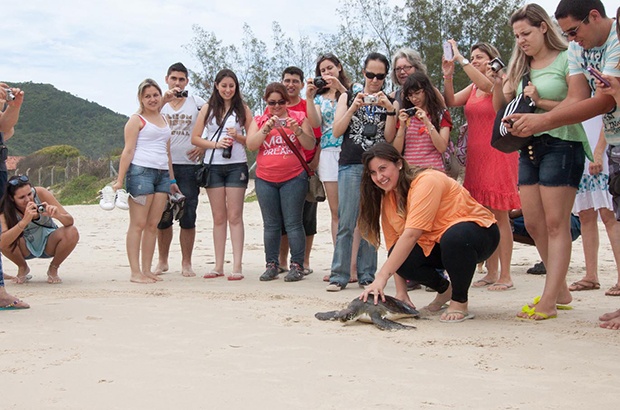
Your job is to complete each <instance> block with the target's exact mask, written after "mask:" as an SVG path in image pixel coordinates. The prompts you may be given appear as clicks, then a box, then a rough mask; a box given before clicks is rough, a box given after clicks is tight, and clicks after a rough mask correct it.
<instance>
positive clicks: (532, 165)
mask: <svg viewBox="0 0 620 410" xmlns="http://www.w3.org/2000/svg"><path fill="white" fill-rule="evenodd" d="M585 158H586V154H585V151H584V149H583V144H582V143H581V142H576V141H564V140H561V139H559V138H554V137H552V136H551V135H548V134H543V135H541V136H540V137H535V138H533V139H532V141H531V143H530V144H528V145H527V146H525V147H524V148H523V149H522V150H521V154H520V155H519V185H536V184H538V185H541V186H547V187H561V186H570V187H573V188H579V182H581V176H582V175H583V168H584V164H585Z"/></svg>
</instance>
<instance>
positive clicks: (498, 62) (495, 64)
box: [489, 57, 506, 73]
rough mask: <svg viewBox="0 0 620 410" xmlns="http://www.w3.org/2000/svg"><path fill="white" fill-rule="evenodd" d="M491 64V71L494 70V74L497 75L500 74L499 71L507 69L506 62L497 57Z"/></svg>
mask: <svg viewBox="0 0 620 410" xmlns="http://www.w3.org/2000/svg"><path fill="white" fill-rule="evenodd" d="M489 64H490V65H491V70H493V72H495V73H498V72H499V70H501V69H502V68H504V67H506V64H504V62H503V61H502V60H500V58H499V57H495V58H494V59H493V60H491V61H490V62H489Z"/></svg>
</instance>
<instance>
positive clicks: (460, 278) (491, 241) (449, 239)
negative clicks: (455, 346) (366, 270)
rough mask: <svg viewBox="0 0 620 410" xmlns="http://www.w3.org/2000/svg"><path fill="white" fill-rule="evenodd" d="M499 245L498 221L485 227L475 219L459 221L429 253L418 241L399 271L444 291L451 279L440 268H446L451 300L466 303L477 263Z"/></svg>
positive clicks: (483, 259) (407, 276) (404, 276)
mask: <svg viewBox="0 0 620 410" xmlns="http://www.w3.org/2000/svg"><path fill="white" fill-rule="evenodd" d="M498 244H499V228H498V227H497V224H493V225H491V226H490V227H488V228H484V227H481V226H480V225H478V224H477V223H475V222H460V223H457V224H456V225H454V226H452V227H450V228H449V229H448V230H447V231H446V232H445V233H444V234H443V236H442V237H441V240H440V241H439V243H436V244H435V246H434V247H433V250H432V251H431V253H430V255H428V256H425V255H424V252H423V251H422V248H421V247H420V245H418V244H416V245H415V247H414V248H413V250H412V251H411V253H410V254H409V256H408V257H407V260H405V262H404V263H403V264H402V265H401V267H400V268H398V269H397V270H396V273H398V274H399V275H400V276H402V277H403V278H405V279H408V280H415V281H417V282H420V283H421V284H423V285H425V286H428V287H430V288H432V289H435V290H436V291H437V292H439V293H443V292H445V291H446V289H448V285H449V282H448V280H446V279H445V278H444V277H443V276H441V275H440V274H439V273H438V272H437V269H445V270H446V271H447V272H448V275H449V276H450V282H452V300H454V301H456V302H460V303H465V302H467V291H468V290H469V286H470V285H471V281H472V278H473V277H474V272H475V270H476V264H478V263H480V262H482V261H485V260H487V259H488V258H489V256H491V255H492V254H493V252H495V249H496V248H497V245H498ZM390 252H391V250H390Z"/></svg>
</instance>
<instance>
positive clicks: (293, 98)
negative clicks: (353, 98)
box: [280, 66, 321, 275]
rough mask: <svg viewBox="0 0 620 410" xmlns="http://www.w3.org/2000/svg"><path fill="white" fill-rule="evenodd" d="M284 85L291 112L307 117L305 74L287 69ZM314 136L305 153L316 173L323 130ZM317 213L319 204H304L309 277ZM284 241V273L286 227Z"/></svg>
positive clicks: (305, 272)
mask: <svg viewBox="0 0 620 410" xmlns="http://www.w3.org/2000/svg"><path fill="white" fill-rule="evenodd" d="M282 84H284V86H285V87H286V91H287V93H288V96H289V98H290V102H289V104H288V106H287V108H288V109H289V110H292V111H298V112H303V113H304V115H306V100H304V99H303V98H301V96H300V94H301V90H302V88H304V72H303V71H302V70H301V69H300V68H298V67H294V66H291V67H287V68H285V69H284V71H283V72H282ZM314 136H315V137H316V139H317V143H316V147H315V148H314V149H312V150H307V149H305V148H304V149H303V153H304V155H305V156H306V161H307V162H308V166H309V167H310V169H311V170H313V171H316V169H317V167H318V166H319V155H320V151H321V145H320V144H319V142H320V140H321V129H320V128H315V129H314ZM316 212H317V203H316V202H308V201H306V202H305V203H304V211H303V226H304V230H305V231H306V251H305V254H304V274H305V275H308V274H310V273H312V269H310V251H311V250H312V242H313V241H314V235H315V234H316ZM282 232H283V235H282V241H281V242H280V266H281V268H280V269H282V271H284V269H285V268H284V267H285V266H288V263H287V257H288V251H289V247H288V239H287V237H286V232H285V231H284V227H282Z"/></svg>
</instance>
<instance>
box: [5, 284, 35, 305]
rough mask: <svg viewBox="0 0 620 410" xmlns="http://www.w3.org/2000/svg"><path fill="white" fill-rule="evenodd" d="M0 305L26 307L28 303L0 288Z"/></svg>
mask: <svg viewBox="0 0 620 410" xmlns="http://www.w3.org/2000/svg"><path fill="white" fill-rule="evenodd" d="M0 307H3V308H9V309H28V308H29V307H30V305H29V304H28V303H26V302H24V301H23V300H20V299H19V298H16V297H15V296H13V295H11V294H9V293H7V292H6V290H5V289H4V287H3V288H0Z"/></svg>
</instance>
